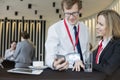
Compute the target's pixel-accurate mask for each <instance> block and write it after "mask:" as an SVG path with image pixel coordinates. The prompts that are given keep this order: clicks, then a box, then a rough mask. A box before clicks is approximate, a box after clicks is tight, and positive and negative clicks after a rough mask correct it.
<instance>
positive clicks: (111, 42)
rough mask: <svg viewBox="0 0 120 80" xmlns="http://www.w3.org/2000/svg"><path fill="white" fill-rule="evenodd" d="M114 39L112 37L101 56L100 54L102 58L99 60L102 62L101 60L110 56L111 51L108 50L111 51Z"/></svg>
mask: <svg viewBox="0 0 120 80" xmlns="http://www.w3.org/2000/svg"><path fill="white" fill-rule="evenodd" d="M113 42H114V40H113V39H111V40H110V41H109V43H108V44H107V46H106V47H105V48H104V49H103V51H102V53H101V56H100V59H99V62H100V63H101V61H102V60H103V59H104V57H108V56H109V55H108V54H109V53H106V52H109V49H110V47H111V45H112V44H113Z"/></svg>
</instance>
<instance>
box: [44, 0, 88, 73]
mask: <svg viewBox="0 0 120 80" xmlns="http://www.w3.org/2000/svg"><path fill="white" fill-rule="evenodd" d="M61 6H62V10H63V12H64V16H65V18H64V20H61V21H59V22H57V23H55V24H53V25H52V26H51V27H50V28H49V30H48V37H47V40H46V43H45V48H46V60H45V61H46V65H48V66H49V67H50V68H52V69H55V70H59V71H62V70H66V69H68V68H72V70H75V71H80V67H81V68H84V65H83V61H84V60H83V59H84V56H85V55H84V54H85V53H86V52H88V51H89V47H88V45H89V40H88V38H89V36H88V29H87V27H86V26H85V25H84V24H83V23H82V22H79V14H80V10H81V8H82V5H81V1H80V0H62V2H61ZM74 26H75V27H74ZM75 28H76V29H77V32H75V31H74V30H75ZM78 45H79V46H78ZM78 47H79V48H78ZM69 53H73V54H72V55H70V57H71V59H68V58H70V57H67V56H66V55H69ZM74 53H79V54H80V53H81V54H80V55H79V56H78V57H80V58H78V57H75V55H74ZM58 54H59V55H62V56H65V58H64V57H63V58H58V57H57V56H56V55H58ZM65 59H66V60H65ZM72 59H73V60H74V62H73V61H72Z"/></svg>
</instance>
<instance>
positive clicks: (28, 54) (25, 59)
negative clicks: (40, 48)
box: [14, 31, 35, 68]
mask: <svg viewBox="0 0 120 80" xmlns="http://www.w3.org/2000/svg"><path fill="white" fill-rule="evenodd" d="M28 39H29V34H28V33H27V32H26V31H25V32H22V33H21V42H18V44H17V47H16V50H15V54H14V59H15V67H17V68H20V67H28V66H31V65H32V62H33V60H34V59H35V48H34V45H33V44H32V43H31V42H30V41H29V40H28Z"/></svg>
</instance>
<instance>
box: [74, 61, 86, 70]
mask: <svg viewBox="0 0 120 80" xmlns="http://www.w3.org/2000/svg"><path fill="white" fill-rule="evenodd" d="M80 68H83V69H84V64H83V62H82V61H81V60H78V61H76V62H75V64H74V67H73V69H72V71H74V70H75V71H80Z"/></svg>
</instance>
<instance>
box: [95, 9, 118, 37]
mask: <svg viewBox="0 0 120 80" xmlns="http://www.w3.org/2000/svg"><path fill="white" fill-rule="evenodd" d="M100 15H103V16H104V17H105V20H106V26H107V27H106V28H107V36H108V37H109V36H113V38H120V15H119V14H118V13H117V12H116V11H114V10H110V9H107V10H103V11H100V12H99V13H98V15H97V18H98V16H100Z"/></svg>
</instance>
